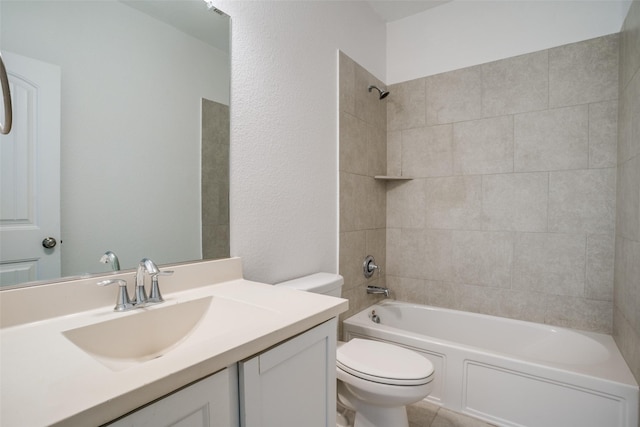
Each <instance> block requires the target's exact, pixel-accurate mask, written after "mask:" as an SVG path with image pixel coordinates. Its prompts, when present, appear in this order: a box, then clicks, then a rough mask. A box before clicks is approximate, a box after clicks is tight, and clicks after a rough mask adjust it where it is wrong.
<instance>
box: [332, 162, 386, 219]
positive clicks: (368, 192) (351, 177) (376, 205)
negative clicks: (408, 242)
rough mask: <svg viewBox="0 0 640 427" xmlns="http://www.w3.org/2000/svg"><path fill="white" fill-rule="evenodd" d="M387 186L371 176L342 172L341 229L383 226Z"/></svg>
mask: <svg viewBox="0 0 640 427" xmlns="http://www.w3.org/2000/svg"><path fill="white" fill-rule="evenodd" d="M385 223H386V188H385V187H384V183H382V182H377V181H376V180H374V179H373V178H371V177H368V176H362V175H356V174H352V173H347V172H340V231H355V230H364V229H370V228H383V227H384V226H385Z"/></svg>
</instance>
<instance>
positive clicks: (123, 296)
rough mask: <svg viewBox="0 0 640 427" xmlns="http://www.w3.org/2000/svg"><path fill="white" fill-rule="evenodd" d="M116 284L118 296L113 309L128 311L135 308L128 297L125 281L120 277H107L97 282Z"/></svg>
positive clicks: (104, 284)
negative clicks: (107, 278)
mask: <svg viewBox="0 0 640 427" xmlns="http://www.w3.org/2000/svg"><path fill="white" fill-rule="evenodd" d="M113 284H117V285H118V286H119V288H118V298H117V299H116V306H115V307H113V311H128V310H131V309H132V308H135V305H134V304H133V303H132V302H131V300H130V299H129V293H128V292H127V281H126V280H122V279H109V280H102V281H101V282H98V286H107V285H113Z"/></svg>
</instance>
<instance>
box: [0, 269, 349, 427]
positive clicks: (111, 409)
mask: <svg viewBox="0 0 640 427" xmlns="http://www.w3.org/2000/svg"><path fill="white" fill-rule="evenodd" d="M237 262H238V263H239V260H238V261H237ZM218 265H220V264H218ZM214 276H215V275H212V276H211V277H214ZM224 279H228V277H224ZM91 280H92V282H94V281H96V280H95V278H92V279H91ZM174 281H175V280H174ZM169 287H170V288H172V289H174V288H175V287H176V286H169ZM31 292H33V291H31ZM49 292H51V291H50V290H49ZM111 292H112V293H113V294H114V295H115V288H114V289H112V290H111ZM6 295H8V294H6ZM163 295H164V298H165V300H166V301H165V303H163V304H160V305H157V306H152V307H150V308H143V309H138V310H132V311H129V312H126V313H116V312H114V311H113V304H112V303H110V304H109V305H106V306H100V307H95V308H92V309H90V310H86V311H83V312H80V313H66V314H62V315H59V316H55V317H48V318H45V319H39V320H34V321H30V322H23V323H19V324H15V325H14V324H12V322H10V321H7V322H6V323H5V324H7V323H8V324H11V326H8V327H3V328H2V329H1V330H0V393H1V396H0V414H1V415H0V425H2V426H3V427H12V426H27V425H28V426H33V427H35V426H44V425H60V426H63V425H84V426H89V425H100V424H103V423H106V422H109V421H111V420H113V419H115V418H117V417H119V416H122V415H124V414H126V413H128V412H130V411H132V410H134V409H136V408H138V407H140V406H142V405H144V404H146V403H148V402H150V401H152V400H154V399H157V398H160V397H162V396H164V395H166V394H168V393H170V392H172V391H174V390H176V389H178V388H180V387H183V386H185V385H187V384H189V383H191V382H194V381H196V380H198V379H200V378H203V377H205V376H207V375H209V374H212V373H214V372H216V371H219V370H221V369H224V368H225V367H227V366H229V365H232V364H233V363H235V362H237V361H240V360H243V359H245V358H248V357H250V356H252V355H254V354H256V353H259V352H261V351H263V350H265V349H267V348H269V347H271V346H273V345H275V344H277V343H279V342H281V341H284V340H286V339H287V338H290V337H292V336H294V335H297V334H299V333H301V332H304V331H306V330H308V329H310V328H312V327H313V326H315V325H318V324H320V323H322V322H324V321H326V320H329V319H331V318H333V317H336V316H338V315H339V314H340V313H341V312H343V311H345V310H346V309H347V304H348V303H347V301H346V300H343V299H340V298H332V297H327V296H323V295H316V294H310V293H305V292H300V291H296V290H292V289H288V288H282V287H276V286H272V285H266V284H261V283H255V282H251V281H247V280H244V279H242V278H236V279H232V280H225V281H222V282H218V283H214V284H211V285H203V284H198V285H196V286H195V287H193V288H191V289H187V290H183V291H177V292H170V293H166V294H163ZM209 296H210V297H212V299H211V301H212V303H211V309H212V310H215V309H216V307H219V308H223V307H224V304H227V307H226V308H227V309H228V308H229V307H230V306H231V307H236V306H237V307H239V308H240V307H241V308H242V310H237V313H238V315H237V318H236V319H235V320H230V322H229V323H227V324H224V322H219V321H216V323H215V324H213V323H212V322H211V321H210V320H208V318H203V320H202V321H201V323H200V324H199V325H198V326H197V327H196V328H195V329H194V332H193V333H191V334H190V335H188V336H187V337H186V338H185V339H184V340H183V341H181V342H180V343H179V344H177V345H176V346H174V347H173V348H172V349H171V350H170V351H168V352H166V353H165V354H164V355H162V356H161V357H158V358H156V359H152V360H148V361H145V362H140V363H136V364H133V365H130V366H126V367H122V368H114V367H113V366H111V367H109V366H107V365H105V364H103V363H101V362H100V361H99V360H97V359H96V358H94V357H92V356H91V355H89V354H88V353H86V352H84V351H83V350H81V349H80V348H78V347H77V346H76V345H75V344H73V343H72V342H71V341H70V340H69V339H67V338H66V337H65V336H64V335H63V332H64V331H68V330H70V329H74V328H78V327H82V326H85V325H88V324H92V323H96V322H103V321H108V320H110V319H114V318H118V317H121V316H135V315H136V314H137V313H138V312H140V311H142V310H157V309H162V308H163V307H168V306H171V305H172V304H179V303H181V302H185V301H189V300H193V299H199V298H203V297H209ZM1 297H2V296H1V295H0V298H1ZM10 299H11V298H8V299H7V301H3V302H4V303H7V304H8V300H10ZM12 302H13V300H12ZM52 303H57V302H52ZM67 303H68V301H67ZM216 304H217V305H216ZM0 308H5V307H0ZM212 318H213V317H212ZM5 320H6V319H5ZM218 320H219V319H218ZM207 322H209V323H207Z"/></svg>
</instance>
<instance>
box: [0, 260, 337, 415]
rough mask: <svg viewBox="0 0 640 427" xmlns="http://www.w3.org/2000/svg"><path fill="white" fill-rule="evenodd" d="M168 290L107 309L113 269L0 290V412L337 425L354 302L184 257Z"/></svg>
mask: <svg viewBox="0 0 640 427" xmlns="http://www.w3.org/2000/svg"><path fill="white" fill-rule="evenodd" d="M172 270H174V274H173V275H171V276H166V277H162V279H161V280H162V282H161V287H162V293H163V296H164V299H165V302H164V303H162V304H158V305H152V306H149V307H143V308H139V309H135V310H130V311H126V312H115V311H113V307H114V302H115V297H116V293H117V289H116V288H114V287H110V286H107V287H99V286H96V283H97V282H98V281H101V280H104V279H105V278H106V279H112V280H118V279H123V280H126V281H127V282H128V283H129V284H132V283H133V279H134V274H135V273H133V272H131V271H129V272H116V273H112V274H107V275H102V276H99V277H96V276H94V277H90V278H80V279H75V280H68V281H64V282H57V283H51V284H46V285H41V286H35V287H26V288H18V289H11V290H5V291H3V292H2V294H1V295H0V326H1V330H0V393H1V397H0V414H1V415H0V425H2V426H6V427H10V426H23V425H29V426H45V425H57V426H80V425H81V426H90V425H95V426H98V425H112V426H117V427H122V426H139V425H153V426H161V425H162V426H164V425H166V426H169V425H179V426H187V425H188V426H201V425H202V426H229V427H235V426H248V427H249V426H250V427H254V426H276V425H277V426H279V427H282V426H287V425H291V426H294V425H295V426H299V425H305V426H329V425H335V346H336V323H337V316H338V315H339V314H340V313H341V312H344V311H346V309H347V305H348V302H347V301H346V300H344V299H340V298H332V297H328V296H324V295H318V294H311V293H306V292H300V291H296V290H293V289H288V288H281V287H274V286H271V285H267V284H262V283H256V282H252V281H249V280H245V279H244V278H243V276H242V263H241V260H240V259H239V258H230V259H223V260H216V261H204V262H196V263H190V264H180V265H176V266H173V267H172Z"/></svg>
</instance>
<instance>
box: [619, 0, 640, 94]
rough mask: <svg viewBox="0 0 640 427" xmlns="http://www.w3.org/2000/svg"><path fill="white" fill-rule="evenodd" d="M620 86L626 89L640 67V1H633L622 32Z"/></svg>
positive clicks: (621, 88)
mask: <svg viewBox="0 0 640 427" xmlns="http://www.w3.org/2000/svg"><path fill="white" fill-rule="evenodd" d="M619 67H620V73H619V76H620V77H619V87H620V90H621V91H622V90H624V88H626V86H627V84H628V83H629V80H631V77H633V75H634V74H635V73H636V71H637V70H638V68H640V2H638V1H634V2H632V3H631V7H630V8H629V12H628V13H627V17H626V19H625V21H624V24H623V26H622V29H621V32H620V65H619Z"/></svg>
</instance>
